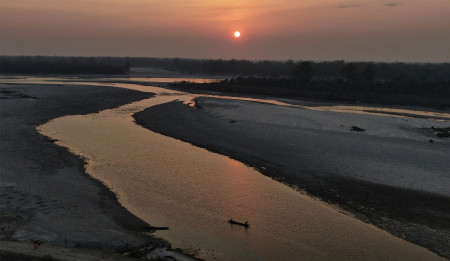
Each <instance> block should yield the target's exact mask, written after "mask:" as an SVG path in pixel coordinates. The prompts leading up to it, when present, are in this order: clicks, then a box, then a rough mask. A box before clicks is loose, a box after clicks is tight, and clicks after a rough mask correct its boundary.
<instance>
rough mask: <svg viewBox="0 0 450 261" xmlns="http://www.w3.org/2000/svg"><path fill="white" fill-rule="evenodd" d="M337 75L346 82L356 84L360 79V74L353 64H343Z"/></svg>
mask: <svg viewBox="0 0 450 261" xmlns="http://www.w3.org/2000/svg"><path fill="white" fill-rule="evenodd" d="M339 74H340V75H341V77H342V78H344V79H345V80H346V81H348V82H356V81H358V80H359V79H360V77H361V73H360V72H359V70H358V67H356V64H354V63H347V64H345V65H344V66H343V67H342V68H341V70H340V71H339Z"/></svg>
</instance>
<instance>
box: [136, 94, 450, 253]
mask: <svg viewBox="0 0 450 261" xmlns="http://www.w3.org/2000/svg"><path fill="white" fill-rule="evenodd" d="M135 119H136V121H137V122H138V123H139V124H141V125H143V126H145V127H147V128H149V129H151V130H153V131H156V132H158V133H161V134H164V135H167V136H171V137H174V138H177V139H180V140H183V141H187V142H189V143H192V144H194V145H196V146H200V147H204V148H207V149H208V150H211V151H214V152H217V153H220V154H224V155H228V156H230V157H232V158H234V159H237V160H239V161H241V162H244V163H246V164H248V165H250V166H253V167H255V168H257V169H258V170H259V171H260V172H262V173H263V174H265V175H267V176H270V177H272V178H274V179H277V180H279V181H281V182H285V183H287V184H289V185H291V186H293V187H296V188H298V189H299V190H301V191H303V192H305V193H307V194H309V195H312V196H315V197H319V198H320V199H322V200H324V201H325V202H329V203H332V204H336V205H338V206H339V207H340V208H343V209H344V210H346V211H348V212H349V213H351V215H355V216H356V217H358V218H359V219H361V220H363V221H365V222H368V223H371V224H374V225H376V226H378V227H380V228H382V229H384V230H387V231H389V232H390V233H392V234H394V235H396V236H398V237H400V238H404V239H406V240H407V241H410V242H413V243H415V244H418V245H421V246H424V247H426V248H428V249H430V250H432V251H433V252H435V253H438V254H440V255H442V256H445V257H447V258H449V257H450V248H449V245H450V244H448V242H450V237H449V236H448V235H449V234H450V233H449V231H450V227H449V224H450V222H449V219H450V198H449V196H450V191H449V190H448V184H449V178H450V177H449V176H448V173H449V170H450V165H449V163H448V161H447V160H446V159H447V158H446V155H448V154H449V153H450V148H449V146H448V144H449V143H448V141H446V140H444V139H439V138H436V137H435V136H434V135H433V133H432V132H431V131H427V130H426V128H427V127H428V128H430V127H431V126H426V125H427V124H429V123H431V122H428V119H410V118H398V117H397V118H394V117H386V116H374V115H355V114H339V113H336V112H317V111H311V110H306V109H300V108H286V107H280V106H274V105H267V104H258V103H250V102H243V101H231V100H222V99H215V98H197V99H196V106H195V107H189V106H187V105H185V104H182V103H180V102H172V103H168V104H162V105H158V106H154V107H151V108H149V109H146V110H144V111H142V112H139V113H137V114H135ZM150 123H151V124H150ZM421 124H423V125H424V126H423V128H422V127H421ZM433 124H435V125H436V126H440V125H442V124H445V123H442V122H437V121H433ZM352 125H358V126H360V127H363V128H366V129H367V131H366V132H363V133H359V132H352V131H350V129H351V126H352ZM430 138H432V139H435V140H436V141H437V142H434V143H430V142H428V141H429V139H430ZM446 173H447V174H446Z"/></svg>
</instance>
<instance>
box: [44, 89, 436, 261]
mask: <svg viewBox="0 0 450 261" xmlns="http://www.w3.org/2000/svg"><path fill="white" fill-rule="evenodd" d="M93 84H95V83H93ZM114 86H115V87H122V88H130V89H137V90H142V91H150V92H154V93H156V94H157V95H156V97H154V98H150V99H146V100H142V101H139V102H135V103H132V104H128V105H124V106H121V107H119V108H116V109H111V110H105V111H102V112H99V113H95V114H89V115H78V116H66V117H62V118H57V119H54V120H52V121H50V122H48V123H46V124H44V125H42V126H39V127H38V130H39V132H41V133H42V134H44V135H47V136H49V137H51V138H53V139H56V140H58V141H57V144H58V145H61V146H65V147H68V148H69V149H70V150H71V151H72V152H73V153H74V154H77V155H80V156H82V157H84V158H86V160H87V172H88V173H89V175H92V176H93V177H95V178H96V179H99V180H101V181H102V182H104V184H105V185H106V186H108V187H109V188H110V189H111V190H112V191H114V192H115V193H116V194H117V195H118V198H119V202H120V203H121V204H122V205H124V206H125V207H126V208H127V209H129V210H130V211H131V212H132V213H133V214H135V215H136V216H138V217H140V218H141V219H143V220H145V221H146V222H148V223H149V224H151V225H154V226H168V227H170V230H167V231H159V232H157V233H156V235H157V236H160V237H163V238H165V239H167V240H168V241H170V242H171V244H172V247H174V248H183V249H184V250H185V251H188V252H191V253H193V254H196V255H197V256H198V257H200V258H204V259H207V260H399V259H401V260H430V259H439V258H438V257H437V256H436V255H434V254H432V253H431V252H429V251H427V250H426V249H424V248H421V247H418V246H415V245H413V244H411V243H408V242H406V241H403V240H401V239H399V238H395V237H393V236H391V235H390V234H388V233H387V232H385V231H382V230H380V229H378V228H375V227H373V226H371V225H368V224H365V223H363V222H361V221H359V220H356V219H354V218H352V217H350V216H348V215H345V214H343V213H341V212H339V211H338V210H336V209H334V208H332V207H330V206H327V205H326V204H324V203H322V202H320V201H318V200H315V199H312V198H310V197H307V196H305V195H303V194H301V193H299V192H297V191H295V190H293V189H291V188H289V187H288V186H285V185H283V184H280V183H278V182H276V181H273V180H271V179H270V178H268V177H265V176H263V175H262V174H260V173H258V172H257V171H255V170H254V169H252V168H249V167H247V166H245V165H243V164H242V163H240V162H237V161H235V160H232V159H230V158H228V157H225V156H222V155H219V154H215V153H211V152H209V151H207V150H205V149H202V148H198V147H195V146H192V145H190V144H188V143H185V142H182V141H179V140H176V139H173V138H169V137H166V136H163V135H160V134H157V133H154V132H152V131H150V130H147V129H145V128H142V127H141V126H138V125H137V124H135V122H134V120H133V117H132V115H133V114H134V113H136V112H139V111H141V110H143V109H145V108H148V107H151V106H154V105H157V104H161V103H166V102H170V101H173V100H180V101H184V102H186V103H188V102H189V101H190V100H191V99H192V98H193V95H189V94H185V93H181V92H176V91H171V90H168V89H164V88H157V87H150V86H140V85H136V84H114ZM229 218H233V219H235V220H239V221H245V220H248V221H249V223H250V228H248V229H245V228H243V227H240V226H235V225H230V224H229V223H228V222H227V220H228V219H229Z"/></svg>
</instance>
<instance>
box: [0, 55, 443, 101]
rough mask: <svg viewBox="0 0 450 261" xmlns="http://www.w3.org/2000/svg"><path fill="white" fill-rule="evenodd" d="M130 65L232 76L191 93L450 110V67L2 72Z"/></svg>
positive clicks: (43, 59)
mask: <svg viewBox="0 0 450 261" xmlns="http://www.w3.org/2000/svg"><path fill="white" fill-rule="evenodd" d="M130 67H156V68H162V69H166V70H169V71H175V72H180V73H189V74H210V75H223V76H225V77H227V78H231V79H226V80H224V81H222V82H217V83H207V84H199V83H196V84H194V83H187V82H183V83H178V84H175V85H174V86H175V87H179V88H183V89H187V90H196V91H204V90H214V91H222V92H233V93H245V94H260V95H271V96H281V97H291V98H294V97H301V98H314V99H325V100H339V101H350V102H359V101H360V102H366V103H382V104H400V105H421V106H430V107H438V108H448V107H450V63H439V64H431V63H399V62H398V63H372V62H351V63H349V62H344V61H330V62H308V61H302V62H295V61H292V60H288V61H248V60H220V59H219V60H201V59H179V58H136V57H49V56H0V73H2V74H127V73H129V72H130Z"/></svg>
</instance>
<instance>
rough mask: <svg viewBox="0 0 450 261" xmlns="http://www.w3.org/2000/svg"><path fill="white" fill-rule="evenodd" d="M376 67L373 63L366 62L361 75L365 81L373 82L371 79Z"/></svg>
mask: <svg viewBox="0 0 450 261" xmlns="http://www.w3.org/2000/svg"><path fill="white" fill-rule="evenodd" d="M375 73H376V68H375V64H374V63H368V64H367V65H366V67H365V68H364V71H363V73H362V76H363V78H364V80H365V81H368V82H373V79H374V78H375Z"/></svg>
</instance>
